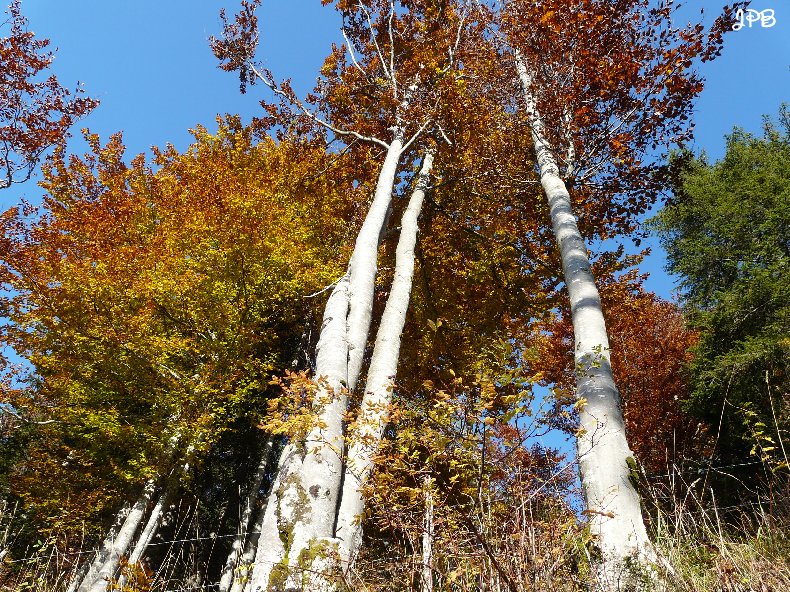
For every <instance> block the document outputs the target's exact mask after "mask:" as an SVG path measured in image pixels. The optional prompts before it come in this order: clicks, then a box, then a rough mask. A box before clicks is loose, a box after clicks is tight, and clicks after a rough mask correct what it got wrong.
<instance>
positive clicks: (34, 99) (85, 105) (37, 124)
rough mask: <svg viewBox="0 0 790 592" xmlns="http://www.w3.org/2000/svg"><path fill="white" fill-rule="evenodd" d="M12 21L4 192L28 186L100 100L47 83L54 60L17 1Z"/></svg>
mask: <svg viewBox="0 0 790 592" xmlns="http://www.w3.org/2000/svg"><path fill="white" fill-rule="evenodd" d="M8 14H9V18H8V20H5V19H3V22H2V23H0V32H2V33H5V32H6V28H7V36H3V37H0V72H2V73H3V74H2V76H0V143H2V144H3V146H4V150H3V155H2V156H1V157H0V189H4V188H7V187H9V186H10V185H11V184H13V183H21V182H23V181H26V180H27V179H29V178H30V176H31V175H32V173H33V171H34V169H35V167H36V166H37V165H38V162H39V160H40V158H41V156H42V154H43V153H44V152H45V151H46V150H47V149H48V148H50V147H52V146H54V145H56V144H59V143H62V142H63V140H64V139H65V138H66V137H68V134H69V128H70V127H71V125H72V124H73V123H74V122H75V121H76V120H77V119H79V118H80V117H83V116H85V115H87V114H88V113H90V112H91V111H92V110H93V109H94V108H95V107H96V105H98V101H96V100H94V99H90V98H86V97H84V96H82V94H83V92H82V89H80V88H79V87H78V88H77V90H76V92H75V93H74V96H72V94H71V93H70V92H69V91H68V90H67V89H66V88H64V87H62V86H61V85H60V84H59V83H58V81H57V78H55V77H54V76H50V77H48V78H46V79H43V78H44V71H45V70H46V69H47V68H48V67H49V66H50V64H51V63H52V60H53V59H54V55H53V53H52V52H47V51H46V48H47V47H48V46H49V41H48V40H47V39H37V38H36V37H35V35H34V34H33V33H31V32H29V31H28V30H27V19H26V18H25V17H24V16H22V13H21V3H20V1H19V0H14V1H13V2H12V3H11V6H10V7H9V8H8Z"/></svg>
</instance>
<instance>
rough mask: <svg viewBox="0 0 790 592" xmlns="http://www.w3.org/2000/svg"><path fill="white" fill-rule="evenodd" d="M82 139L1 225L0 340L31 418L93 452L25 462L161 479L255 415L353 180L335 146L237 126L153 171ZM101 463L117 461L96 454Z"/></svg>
mask: <svg viewBox="0 0 790 592" xmlns="http://www.w3.org/2000/svg"><path fill="white" fill-rule="evenodd" d="M89 143H90V144H91V146H92V152H91V153H90V154H88V155H86V156H85V157H83V158H81V159H80V158H71V159H69V160H68V161H67V160H66V158H65V156H64V155H63V154H62V152H61V153H58V154H57V155H56V157H55V158H54V159H53V161H52V164H51V166H50V167H48V168H47V170H46V172H45V183H44V186H45V188H46V189H47V190H48V191H49V196H47V197H46V199H45V200H44V204H43V206H42V212H41V215H40V216H35V217H24V216H23V215H22V214H21V213H19V212H16V211H13V212H7V213H6V214H4V216H3V218H2V220H1V222H2V224H3V227H4V229H5V230H7V232H6V234H5V241H4V243H3V244H2V248H3V251H4V252H3V257H2V261H3V265H2V267H1V268H0V271H1V272H2V275H1V277H2V280H3V282H4V289H5V290H6V291H5V293H4V296H5V303H6V304H7V307H6V310H7V311H8V312H7V316H8V317H9V318H10V323H6V324H5V326H4V327H3V329H4V331H3V333H2V339H3V342H4V344H6V345H10V346H12V347H14V348H15V349H16V351H18V352H20V353H21V354H23V355H25V356H26V357H27V358H28V360H29V361H30V362H31V363H32V364H33V365H34V371H35V372H36V375H37V377H36V381H35V383H34V384H35V388H34V389H33V391H32V392H31V393H29V396H30V401H32V406H33V409H31V413H35V414H36V416H42V415H43V416H44V417H45V418H47V419H55V420H57V422H56V423H53V424H52V425H51V427H48V430H49V433H48V434H47V438H49V439H51V440H52V441H53V442H58V440H59V439H67V441H68V442H69V443H70V444H69V446H70V447H78V448H80V449H81V450H84V451H86V454H85V456H84V457H80V458H86V459H87V460H85V461H84V462H82V461H79V460H73V461H71V462H70V463H69V464H68V465H63V464H62V463H63V462H64V459H63V458H61V456H62V455H64V454H65V455H68V449H67V447H65V446H61V447H58V446H55V445H53V446H51V447H48V448H46V449H42V450H40V451H39V450H37V451H36V452H35V454H40V455H44V456H46V455H54V456H55V458H47V459H38V461H36V462H39V463H41V464H46V465H47V466H49V465H53V466H61V467H63V468H61V469H60V470H61V471H62V472H63V474H64V475H66V477H65V478H64V479H63V480H64V482H66V483H68V482H73V483H77V482H78V481H77V480H73V481H69V479H70V477H68V475H70V474H71V472H72V471H82V472H83V473H84V474H85V479H84V480H88V481H90V480H92V479H98V480H99V482H100V483H104V482H107V483H109V482H110V481H111V480H114V482H115V483H120V484H123V483H125V484H126V487H128V486H130V485H133V484H134V483H135V482H137V481H139V479H141V478H142V476H144V475H147V474H151V473H152V472H156V471H160V472H166V469H167V467H162V466H161V463H166V462H170V461H168V460H167V459H164V458H163V454H164V449H165V448H166V445H167V442H168V440H169V438H170V437H171V436H173V434H175V433H177V434H179V435H180V437H181V438H182V441H186V442H191V443H195V446H197V447H198V449H199V450H204V449H206V448H208V447H209V445H210V444H211V442H212V441H213V440H214V439H216V438H217V437H218V435H219V434H220V433H221V432H222V430H224V429H226V428H227V425H228V423H229V421H230V419H232V418H236V417H237V416H238V415H239V414H240V413H241V414H246V415H248V416H249V415H251V416H255V415H256V414H261V413H263V412H264V407H265V405H264V403H265V398H266V392H267V391H268V390H269V389H270V387H269V386H268V385H267V383H268V378H269V377H270V376H271V374H272V372H277V373H279V372H280V369H281V368H282V367H283V366H285V365H288V364H290V363H291V361H292V360H293V359H294V357H295V356H298V355H299V352H300V350H298V349H297V348H298V343H299V335H301V333H302V332H303V331H305V323H306V322H307V323H309V322H310V321H311V319H313V315H314V314H317V313H315V312H314V310H313V309H314V308H315V307H318V306H319V305H320V302H319V301H317V300H314V299H307V298H305V295H306V294H309V293H312V292H316V291H318V290H320V289H321V288H323V287H324V286H325V285H327V284H328V283H330V282H332V281H333V280H335V279H336V277H337V275H338V274H340V273H341V267H342V262H343V261H345V260H346V258H347V256H346V255H345V254H344V252H343V249H345V248H346V247H345V243H346V237H347V233H348V232H349V228H353V226H354V225H355V224H356V219H355V214H354V209H353V197H354V195H355V192H356V190H355V189H354V188H353V187H352V186H351V175H350V173H349V171H350V170H351V169H350V167H349V162H348V161H347V159H346V158H345V157H344V156H343V155H338V154H327V153H326V151H325V149H324V146H323V145H322V144H320V143H316V144H315V145H312V144H310V143H303V142H296V141H288V142H282V143H280V144H277V143H275V142H274V141H273V140H271V139H267V140H265V141H263V142H261V143H257V142H256V141H255V135H254V133H253V132H252V130H250V129H248V128H243V127H241V126H240V125H239V123H238V121H237V120H233V119H231V120H230V121H229V122H221V123H220V129H219V131H218V132H217V134H216V135H211V134H209V133H208V132H207V131H206V130H205V129H202V128H198V130H197V131H196V132H195V142H194V143H193V145H192V146H190V148H189V149H188V150H187V151H186V152H185V153H183V154H179V153H178V152H176V151H175V150H174V149H173V148H172V147H168V148H166V149H164V150H158V151H156V154H155V159H156V164H157V170H156V172H154V171H153V170H151V168H150V167H148V166H147V165H146V164H145V162H144V161H143V159H142V158H137V159H134V160H133V161H132V163H131V164H127V163H126V159H125V155H124V147H123V143H122V141H121V138H120V136H116V137H113V138H112V139H111V140H110V141H109V142H108V143H107V144H104V145H102V144H101V143H100V142H99V141H98V138H96V137H89ZM317 171H332V174H331V175H327V174H322V173H317ZM46 405H48V407H47V406H46ZM37 406H40V407H37ZM117 449H123V451H124V454H123V455H115V456H113V455H114V453H113V452H112V451H113V450H117ZM104 457H111V458H112V459H113V462H114V463H115V464H114V465H113V466H112V468H111V469H108V466H109V465H108V464H107V463H106V462H105V463H100V462H95V461H93V460H91V458H104ZM91 463H92V464H91ZM25 467H26V465H25V463H21V465H20V467H19V470H20V471H24V470H27V469H26V468H25ZM108 470H109V471H110V473H112V474H111V475H109V474H108ZM31 479H32V481H36V479H37V478H36V477H31ZM32 481H31V480H30V479H29V480H28V481H27V485H29V486H30V490H31V491H33V490H35V491H39V492H40V491H43V489H42V488H40V487H39V485H40V484H41V482H40V481H37V483H38V485H36V484H34V483H33V482H32ZM79 482H82V481H79ZM97 488H99V489H101V486H97ZM121 488H122V489H123V487H121ZM62 493H63V495H70V494H71V493H73V492H72V491H71V490H70V489H69V487H65V488H64V490H63V492H62ZM58 495H60V493H58ZM55 503H58V500H55ZM93 510H95V508H94V509H93ZM93 510H91V511H93ZM83 517H85V514H83ZM88 519H91V517H88Z"/></svg>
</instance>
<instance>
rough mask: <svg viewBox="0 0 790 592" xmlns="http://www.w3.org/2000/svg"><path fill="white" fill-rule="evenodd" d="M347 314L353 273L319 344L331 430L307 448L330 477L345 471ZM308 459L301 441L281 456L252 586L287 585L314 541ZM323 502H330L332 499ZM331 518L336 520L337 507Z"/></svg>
mask: <svg viewBox="0 0 790 592" xmlns="http://www.w3.org/2000/svg"><path fill="white" fill-rule="evenodd" d="M347 316H348V275H346V276H344V277H343V278H342V279H341V280H340V281H339V282H338V283H337V285H336V286H335V287H334V289H333V290H332V294H331V295H330V296H329V300H328V301H327V304H326V308H325V310H324V319H323V324H322V327H321V336H320V338H319V342H318V348H317V350H318V351H317V356H316V374H317V375H318V376H319V377H320V378H321V379H322V380H323V381H324V382H323V383H322V386H320V387H319V389H318V395H317V400H316V403H317V404H318V405H322V406H323V410H322V413H321V422H322V423H323V424H324V425H325V426H326V430H324V431H323V432H322V431H321V430H317V429H316V430H313V431H311V434H310V436H309V444H308V443H305V444H304V446H305V448H307V447H308V446H309V447H310V448H311V449H312V450H313V454H316V453H318V454H320V455H321V458H322V459H324V458H325V459H327V461H328V464H330V467H329V469H330V470H329V471H326V470H325V471H323V473H324V474H326V473H327V472H329V473H330V475H329V476H330V477H332V474H331V473H332V471H334V470H336V471H337V472H338V473H339V472H340V468H339V467H340V465H341V459H340V454H342V436H343V432H342V430H343V424H342V417H343V413H344V412H345V396H339V391H340V389H341V388H342V385H343V384H345V382H346V368H347V362H348V350H347V342H346V319H347ZM326 399H329V402H328V403H326V401H325V400H326ZM325 403H326V404H325ZM323 441H327V442H329V443H334V445H335V446H338V444H339V445H340V447H341V451H340V452H338V451H337V450H326V449H323V448H322V449H320V450H318V445H317V444H318V442H323ZM327 448H328V446H327ZM335 458H337V462H334V461H335ZM302 462H303V456H302V453H301V451H300V450H299V445H297V444H294V443H290V444H287V445H286V446H285V448H284V449H283V452H282V454H281V456H280V461H279V464H278V469H277V475H276V477H275V480H274V484H273V486H272V491H271V493H270V494H269V500H268V502H267V505H266V510H265V512H264V515H263V521H262V523H261V525H260V535H259V538H258V545H257V552H256V554H255V564H254V566H253V570H252V575H251V577H250V581H249V587H248V589H249V590H253V591H258V590H268V589H270V588H271V587H272V585H274V587H275V588H276V587H277V586H281V587H284V584H285V579H287V577H288V573H289V570H288V567H289V566H290V565H297V564H298V560H299V558H300V557H299V556H300V554H301V553H302V551H304V550H305V549H306V548H307V547H306V546H307V545H309V543H310V541H311V540H312V538H311V537H310V534H312V532H313V529H310V528H309V526H308V525H306V524H305V522H306V521H307V520H306V519H309V516H310V513H311V511H312V510H313V506H312V504H311V498H309V497H308V491H309V487H311V485H308V487H307V488H305V487H304V484H303V483H304V479H303V477H302V474H301V468H302ZM334 467H337V468H336V469H335V468H334ZM322 468H323V467H322ZM338 481H339V478H338ZM327 489H330V491H329V497H331V496H332V495H334V496H336V495H337V490H339V485H337V486H335V491H334V492H333V491H332V490H331V488H328V487H327V486H325V485H323V484H320V485H318V489H317V490H316V491H317V492H318V493H319V496H318V497H323V498H326V497H327V495H326V490H327ZM335 499H336V498H335ZM321 501H326V499H323V500H321ZM325 519H326V518H325ZM331 520H332V521H333V522H334V507H333V508H332V512H331ZM308 529H309V530H308ZM297 537H298V540H297Z"/></svg>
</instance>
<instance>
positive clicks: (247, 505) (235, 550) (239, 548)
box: [218, 437, 274, 592]
mask: <svg viewBox="0 0 790 592" xmlns="http://www.w3.org/2000/svg"><path fill="white" fill-rule="evenodd" d="M273 447H274V440H273V438H271V437H269V438H268V439H267V440H266V443H265V444H264V447H263V454H262V455H261V462H260V463H258V467H257V468H256V469H255V473H254V474H253V476H252V481H251V483H250V487H249V489H248V491H247V494H246V495H245V497H244V503H243V505H242V508H241V515H240V516H239V529H238V536H237V537H236V538H235V539H233V544H232V545H231V549H230V553H229V554H228V558H227V560H226V561H225V566H224V567H223V568H222V575H221V576H220V580H219V586H218V588H219V591H220V592H228V591H229V590H230V589H231V586H232V585H233V582H234V579H235V578H234V576H235V575H236V570H237V569H238V568H239V566H240V560H241V559H242V555H243V554H244V549H245V548H246V546H247V540H248V539H249V537H250V534H249V533H250V527H251V526H253V525H252V518H253V514H254V513H255V504H256V503H257V501H258V494H259V492H260V488H261V483H263V478H264V477H265V476H266V471H267V469H268V468H269V465H270V464H271V452H272V449H273Z"/></svg>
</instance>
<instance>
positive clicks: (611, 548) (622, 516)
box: [514, 52, 654, 590]
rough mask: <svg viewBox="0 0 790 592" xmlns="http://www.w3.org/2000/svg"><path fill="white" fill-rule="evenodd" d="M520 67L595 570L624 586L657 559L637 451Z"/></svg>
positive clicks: (605, 581) (564, 194)
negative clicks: (555, 266)
mask: <svg viewBox="0 0 790 592" xmlns="http://www.w3.org/2000/svg"><path fill="white" fill-rule="evenodd" d="M514 57H515V61H516V69H517V72H518V76H519V81H520V83H521V87H522V91H523V93H524V102H525V110H526V114H527V118H528V120H529V123H530V128H531V132H532V140H533V143H534V146H535V155H536V158H537V162H538V168H539V171H540V181H541V185H542V187H543V190H544V192H545V194H546V197H547V198H548V202H549V210H550V214H551V222H552V228H553V230H554V235H555V237H556V240H557V244H558V246H559V249H560V254H561V258H562V269H563V274H564V280H565V285H566V286H567V288H568V295H569V297H570V304H571V319H572V322H573V332H574V340H575V361H576V396H577V398H578V400H579V401H580V402H581V405H580V409H579V419H580V424H581V425H580V428H581V430H580V433H579V437H578V440H577V447H578V456H579V471H580V473H581V481H582V487H583V490H584V496H585V501H586V504H587V511H588V513H589V516H590V530H591V532H592V534H593V535H594V536H595V537H596V539H597V543H598V546H599V547H600V550H601V560H600V562H599V564H598V566H597V567H596V569H597V572H598V579H599V585H600V586H601V588H602V589H611V590H614V589H619V585H620V584H621V582H622V581H623V580H624V579H626V578H628V576H629V574H628V573H627V572H628V571H629V561H633V560H636V561H638V562H639V563H641V564H645V563H650V562H653V561H654V554H653V550H652V545H651V543H650V540H649V538H648V536H647V531H646V529H645V525H644V522H643V520H642V513H641V508H640V500H639V495H638V493H637V492H636V490H635V488H634V486H633V485H632V483H631V481H630V479H629V466H628V460H627V459H629V458H632V457H633V454H632V452H631V450H630V448H629V446H628V442H627V441H626V436H625V425H624V423H623V414H622V411H621V409H620V395H619V393H618V391H617V387H616V386H615V382H614V377H613V375H612V367H611V363H610V356H609V340H608V337H607V333H606V324H605V322H604V317H603V313H602V310H601V299H600V296H599V294H598V289H597V287H596V284H595V278H594V277H593V274H592V271H591V268H590V262H589V256H588V253H587V247H586V245H585V242H584V239H583V238H582V236H581V233H580V232H579V228H578V226H577V224H576V217H575V216H574V213H573V208H572V204H571V199H570V195H569V193H568V190H567V187H566V186H565V182H564V181H563V179H562V178H561V177H560V172H559V167H558V166H557V161H556V158H555V157H554V154H553V153H552V150H551V147H550V145H549V144H548V142H547V140H546V135H545V127H544V122H543V120H542V119H541V116H540V113H539V111H538V107H537V101H536V97H535V95H534V91H533V83H532V76H531V73H530V70H529V67H528V65H527V63H526V61H525V59H524V57H523V56H522V55H521V54H519V53H518V52H515V56H514Z"/></svg>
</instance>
